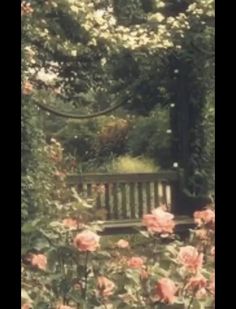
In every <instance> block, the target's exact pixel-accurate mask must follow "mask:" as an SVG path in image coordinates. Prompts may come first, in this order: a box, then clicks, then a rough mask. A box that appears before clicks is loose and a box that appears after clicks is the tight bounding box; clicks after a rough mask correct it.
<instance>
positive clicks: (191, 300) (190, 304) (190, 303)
mask: <svg viewBox="0 0 236 309" xmlns="http://www.w3.org/2000/svg"><path fill="white" fill-rule="evenodd" d="M193 300H194V296H192V297H191V299H190V302H189V304H188V307H187V309H191V307H192V304H193Z"/></svg>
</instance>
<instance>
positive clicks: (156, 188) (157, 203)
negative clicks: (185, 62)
mask: <svg viewBox="0 0 236 309" xmlns="http://www.w3.org/2000/svg"><path fill="white" fill-rule="evenodd" d="M154 203H155V205H154V208H157V207H158V205H159V195H158V182H154Z"/></svg>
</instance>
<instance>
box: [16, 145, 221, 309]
mask: <svg viewBox="0 0 236 309" xmlns="http://www.w3.org/2000/svg"><path fill="white" fill-rule="evenodd" d="M46 153H47V154H48V156H49V158H50V159H51V167H52V170H53V171H54V177H55V179H54V180H55V181H54V183H53V184H52V188H53V190H52V194H51V201H50V205H51V207H50V208H48V207H46V208H45V209H44V210H40V211H39V212H38V217H37V218H34V219H32V220H28V221H27V222H26V223H24V224H23V226H22V234H23V240H24V241H23V243H22V244H23V246H22V309H30V308H33V309H35V308H39V309H40V308H42V309H43V308H50V309H58V308H60V309H77V308H83V309H85V308H86V309H90V308H91V309H92V308H95V309H96V308H97V309H99V308H100V309H102V308H104V309H106V308H110V309H115V308H117V309H119V308H140V309H145V308H173V309H174V308H176V309H177V308H179V309H195V308H202V309H203V308H212V307H213V306H214V297H215V282H214V280H215V274H214V257H215V244H214V235H215V213H214V209H213V207H208V208H206V209H203V210H202V211H198V212H195V214H194V221H195V223H196V228H195V229H194V230H191V234H190V239H189V240H188V241H180V240H179V238H178V236H177V235H175V220H174V215H173V214H171V213H169V212H168V211H167V210H166V209H165V208H164V207H159V208H156V209H153V210H152V212H151V213H150V214H145V215H144V216H143V219H142V222H143V226H144V229H145V230H146V231H145V230H144V231H143V230H141V231H140V234H139V235H138V236H136V237H138V239H139V240H140V241H141V242H142V245H141V246H138V245H137V244H136V243H135V242H134V241H133V240H132V238H129V239H128V238H126V237H124V236H123V238H120V239H115V237H114V236H113V237H112V238H111V241H110V243H107V241H106V236H101V235H100V232H101V231H102V224H101V222H100V221H98V218H97V217H96V211H94V209H93V207H94V205H95V200H96V198H95V199H94V203H93V200H91V201H90V203H88V201H86V200H85V199H84V198H81V197H80V196H79V195H78V193H77V191H76V190H75V189H71V188H68V187H67V185H66V182H65V178H66V174H67V170H66V165H65V164H64V159H63V149H62V148H61V146H60V144H59V143H58V142H57V141H56V140H54V139H53V140H52V141H51V143H50V144H49V145H48V146H47V149H46ZM91 209H92V210H93V211H91Z"/></svg>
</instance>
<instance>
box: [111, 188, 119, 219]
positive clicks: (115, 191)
mask: <svg viewBox="0 0 236 309" xmlns="http://www.w3.org/2000/svg"><path fill="white" fill-rule="evenodd" d="M112 195H113V212H114V213H113V214H112V217H114V219H119V213H118V187H117V183H113V184H112Z"/></svg>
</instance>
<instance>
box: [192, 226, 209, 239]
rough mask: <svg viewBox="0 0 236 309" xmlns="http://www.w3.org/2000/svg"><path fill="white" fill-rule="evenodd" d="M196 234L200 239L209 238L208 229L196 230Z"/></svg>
mask: <svg viewBox="0 0 236 309" xmlns="http://www.w3.org/2000/svg"><path fill="white" fill-rule="evenodd" d="M195 235H196V237H197V238H199V239H200V240H206V239H207V237H208V236H207V230H206V229H199V230H196V231H195Z"/></svg>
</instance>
